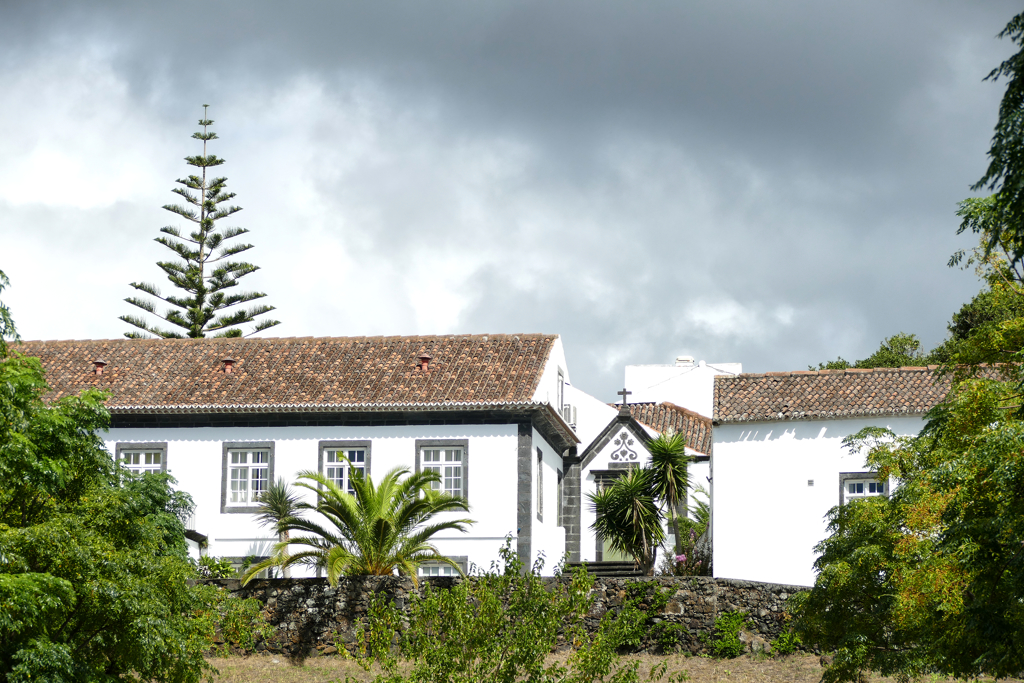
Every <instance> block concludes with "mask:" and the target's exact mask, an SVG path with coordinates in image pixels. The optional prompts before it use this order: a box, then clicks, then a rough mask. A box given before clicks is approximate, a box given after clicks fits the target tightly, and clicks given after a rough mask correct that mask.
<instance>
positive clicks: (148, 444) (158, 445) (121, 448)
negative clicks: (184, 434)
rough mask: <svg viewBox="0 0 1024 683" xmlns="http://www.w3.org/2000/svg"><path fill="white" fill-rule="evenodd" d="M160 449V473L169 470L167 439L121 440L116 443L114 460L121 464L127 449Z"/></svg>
mask: <svg viewBox="0 0 1024 683" xmlns="http://www.w3.org/2000/svg"><path fill="white" fill-rule="evenodd" d="M157 450H158V451H160V452H161V456H160V473H161V474H163V473H166V472H167V442H166V441H134V442H132V441H123V442H121V441H119V442H118V443H116V444H115V445H114V462H115V463H117V464H118V465H120V464H121V463H122V462H123V461H124V455H122V454H123V453H124V452H125V451H157Z"/></svg>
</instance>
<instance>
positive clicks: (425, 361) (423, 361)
mask: <svg viewBox="0 0 1024 683" xmlns="http://www.w3.org/2000/svg"><path fill="white" fill-rule="evenodd" d="M419 359H420V370H422V371H423V372H426V371H427V370H429V369H430V361H431V360H433V357H432V356H428V355H427V354H425V353H424V354H421V355H420V357H419Z"/></svg>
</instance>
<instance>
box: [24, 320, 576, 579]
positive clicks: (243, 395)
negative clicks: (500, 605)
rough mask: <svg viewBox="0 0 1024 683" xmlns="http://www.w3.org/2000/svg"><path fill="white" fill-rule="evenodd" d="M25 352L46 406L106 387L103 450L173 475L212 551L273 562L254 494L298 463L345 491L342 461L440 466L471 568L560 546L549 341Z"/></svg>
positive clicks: (43, 348)
mask: <svg viewBox="0 0 1024 683" xmlns="http://www.w3.org/2000/svg"><path fill="white" fill-rule="evenodd" d="M19 350H20V351H21V352H22V353H25V354H27V355H32V356H38V357H39V358H40V359H41V361H42V363H43V366H44V367H45V369H46V371H47V380H48V381H49V383H50V386H51V387H52V390H51V392H50V393H49V394H48V395H47V397H46V398H47V399H48V400H52V399H56V398H60V397H62V396H67V395H71V394H76V393H78V392H79V391H81V390H83V389H86V388H89V387H96V388H101V389H105V390H107V391H109V392H110V399H109V401H108V402H107V405H108V407H109V408H110V411H111V414H112V428H111V429H110V430H109V432H108V433H106V434H105V435H103V438H104V441H105V442H106V445H107V448H108V449H109V450H110V452H111V454H112V455H114V456H115V457H116V458H117V459H118V460H120V461H122V462H125V463H127V464H128V466H129V467H131V468H132V469H135V470H151V471H152V470H160V471H166V472H168V473H169V474H171V475H173V476H174V477H175V478H176V479H177V481H178V484H177V485H178V487H179V488H180V489H181V490H184V491H187V492H188V493H189V494H191V495H192V497H193V499H194V500H195V503H196V511H195V518H194V525H192V526H193V527H194V529H193V531H192V534H191V536H192V537H193V538H195V539H199V540H204V541H205V544H206V547H205V552H207V553H209V554H211V555H215V556H221V557H224V556H226V557H232V558H243V557H246V556H258V557H262V556H266V555H268V554H269V552H270V548H271V546H272V544H273V543H274V542H275V541H276V538H274V534H273V533H272V532H271V531H270V530H269V529H267V528H263V527H260V526H259V525H258V524H257V523H256V522H255V520H254V517H253V513H254V510H255V506H256V501H255V498H256V496H258V495H259V493H260V492H261V491H262V490H264V489H265V488H266V486H267V483H268V482H270V481H272V480H274V479H276V478H279V477H281V478H284V479H285V480H286V481H289V482H290V481H294V480H295V478H296V475H297V474H298V473H299V472H301V471H304V470H313V471H319V472H322V473H324V474H325V475H327V476H329V477H332V478H335V479H336V480H337V481H338V483H339V484H340V485H342V486H346V485H347V481H348V478H349V477H350V476H351V473H350V472H349V471H348V468H347V467H346V466H344V465H343V463H342V462H340V460H341V456H346V457H347V458H348V459H349V460H350V461H351V462H353V463H355V465H354V466H357V467H359V468H361V469H362V470H363V471H364V472H365V473H367V474H369V475H370V476H371V477H379V476H381V475H382V474H383V473H384V472H386V471H387V470H389V469H391V468H393V467H406V468H408V469H410V470H419V469H423V468H433V469H436V470H438V471H439V472H440V473H441V474H442V483H441V486H442V487H443V488H444V490H446V491H449V492H451V493H454V494H457V495H461V496H465V497H466V498H467V499H468V501H469V504H470V507H471V512H470V514H469V516H470V517H471V518H473V519H475V520H476V523H475V524H473V525H472V526H471V527H470V530H469V533H467V534H459V533H451V534H445V535H443V536H440V537H438V538H437V539H436V545H437V546H438V548H439V549H440V550H441V552H442V553H444V554H445V555H447V556H449V557H451V558H455V559H456V560H457V561H458V562H460V563H461V564H462V565H463V566H464V567H466V568H468V567H469V565H470V564H476V565H479V566H482V567H487V566H489V564H490V563H491V561H492V560H495V559H497V557H498V555H497V551H498V549H499V547H500V546H501V543H502V542H503V539H504V537H505V536H506V535H507V534H511V535H512V537H513V539H514V543H515V545H516V548H517V549H518V552H519V554H520V556H521V557H522V559H523V560H524V561H526V562H532V561H533V560H534V559H535V558H536V557H537V556H538V554H539V553H543V554H545V555H546V556H547V557H548V558H551V560H552V562H551V563H553V562H554V560H556V559H557V558H560V557H561V555H562V553H563V552H564V549H565V547H566V533H565V529H564V528H563V527H562V526H560V523H561V522H562V520H560V519H559V517H560V515H559V514H558V510H559V506H560V500H561V488H562V486H561V482H562V479H563V476H562V474H563V472H564V471H565V469H566V467H567V465H566V464H565V463H566V457H567V456H569V455H570V454H571V453H572V452H573V451H574V447H575V446H576V444H577V443H578V439H577V438H576V436H575V434H574V433H573V430H572V429H571V428H570V427H569V425H568V424H566V423H565V421H564V420H563V419H562V417H561V408H562V405H563V403H564V389H565V385H566V383H567V382H568V378H569V375H568V369H567V367H566V363H565V357H564V354H563V351H562V342H561V339H560V338H559V337H558V336H557V335H539V334H524V335H472V336H465V335H457V336H420V337H351V338H292V339H223V338H221V339H173V340H127V339H124V340H113V341H53V342H26V343H24V344H23V345H22V346H21V347H20V348H19ZM310 495H312V494H310ZM549 566H550V563H549ZM431 570H432V569H431V568H426V571H428V572H430V571H431ZM433 571H438V569H437V568H433Z"/></svg>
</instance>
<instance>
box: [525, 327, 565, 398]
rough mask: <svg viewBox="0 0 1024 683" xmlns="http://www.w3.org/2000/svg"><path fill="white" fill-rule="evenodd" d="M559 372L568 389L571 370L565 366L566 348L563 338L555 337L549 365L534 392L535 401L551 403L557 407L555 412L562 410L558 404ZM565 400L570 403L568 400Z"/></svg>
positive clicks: (546, 366) (545, 367)
mask: <svg viewBox="0 0 1024 683" xmlns="http://www.w3.org/2000/svg"><path fill="white" fill-rule="evenodd" d="M559 370H561V371H562V382H563V388H568V387H567V386H566V385H568V384H569V368H568V367H567V366H566V364H565V348H564V347H563V346H562V338H561V337H560V336H559V337H555V341H554V343H553V344H552V345H551V352H550V354H549V355H548V361H547V364H546V365H545V366H544V372H542V373H541V376H540V380H539V381H538V382H537V390H536V391H535V392H533V400H534V401H536V402H538V403H550V404H551V405H553V406H554V407H555V410H558V409H560V408H561V406H559V405H557V403H556V400H557V397H558V371H559ZM565 400H566V402H568V399H565Z"/></svg>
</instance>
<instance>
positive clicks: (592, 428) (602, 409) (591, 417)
mask: <svg viewBox="0 0 1024 683" xmlns="http://www.w3.org/2000/svg"><path fill="white" fill-rule="evenodd" d="M565 400H566V402H567V403H569V404H571V405H574V406H576V438H578V439H579V440H580V444H579V447H578V448H579V449H580V452H583V450H584V449H585V448H586V447H587V446H589V445H590V444H591V443H593V442H594V439H596V438H597V435H598V434H600V433H601V432H602V431H603V430H604V428H605V427H607V426H608V423H609V422H611V421H612V420H614V419H615V416H616V415H618V414H619V411H618V410H616V409H615V408H612V407H611V406H610V405H608V404H607V403H605V402H604V401H602V400H600V399H598V398H595V397H593V396H591V395H590V394H588V393H586V392H585V391H582V390H580V389H577V388H576V387H572V386H569V387H566V388H565Z"/></svg>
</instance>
